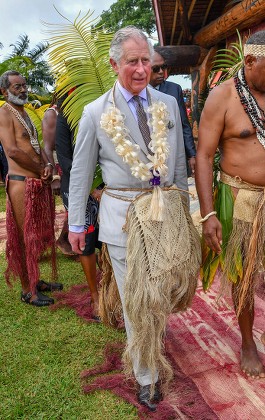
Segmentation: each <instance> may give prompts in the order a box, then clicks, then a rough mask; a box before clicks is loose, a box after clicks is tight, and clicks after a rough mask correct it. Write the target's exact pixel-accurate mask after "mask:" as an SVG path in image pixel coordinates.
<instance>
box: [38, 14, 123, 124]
mask: <svg viewBox="0 0 265 420" xmlns="http://www.w3.org/2000/svg"><path fill="white" fill-rule="evenodd" d="M58 13H59V12H58ZM59 14H60V13H59ZM92 14H93V13H91V12H90V11H88V12H87V13H86V14H85V15H84V16H83V17H81V16H80V14H79V15H78V16H77V18H76V19H75V20H74V22H71V21H70V20H69V19H67V18H66V17H64V16H63V15H61V14H60V15H61V16H62V18H63V19H64V20H65V23H62V24H48V23H44V25H45V26H48V27H49V28H50V30H49V31H48V34H49V62H50V64H51V66H52V69H53V71H54V73H55V74H56V78H57V80H56V84H57V88H56V91H57V92H58V95H59V96H62V95H64V94H65V93H68V92H69V91H70V90H72V89H73V88H76V89H75V90H74V91H73V92H72V93H71V94H70V95H69V96H68V97H67V99H66V100H65V102H64V112H65V115H66V116H67V119H68V121H69V124H70V126H71V128H72V129H76V128H77V125H78V122H79V120H80V118H81V115H82V111H83V108H84V106H85V105H86V104H88V103H89V102H92V101H94V100H95V99H97V98H98V97H99V96H101V95H102V94H103V93H105V92H106V91H107V90H108V89H110V88H111V86H112V85H113V82H114V79H115V77H116V76H115V75H114V73H113V71H112V69H111V66H110V64H109V60H108V52H109V47H110V42H111V39H112V36H113V35H112V34H111V33H107V32H106V31H104V30H103V29H100V28H99V29H97V30H95V29H93V28H92V24H95V21H96V20H97V19H93V18H92Z"/></svg>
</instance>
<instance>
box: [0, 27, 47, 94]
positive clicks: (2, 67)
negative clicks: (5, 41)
mask: <svg viewBox="0 0 265 420" xmlns="http://www.w3.org/2000/svg"><path fill="white" fill-rule="evenodd" d="M29 43H30V40H29V37H28V35H26V34H23V35H20V36H19V38H18V40H17V41H16V43H15V44H11V45H10V47H13V50H12V52H11V53H10V54H9V56H8V57H7V58H6V59H5V60H4V61H3V62H2V63H0V74H2V73H4V72H5V71H7V70H17V71H19V72H20V73H21V74H23V76H24V77H26V79H27V82H28V85H29V87H30V91H31V92H33V93H37V94H46V93H47V86H48V85H52V84H53V82H54V79H53V77H52V74H51V71H50V68H49V66H48V63H47V61H46V60H44V59H43V56H44V54H45V52H46V51H47V48H48V43H42V42H40V43H38V44H37V45H36V46H35V47H34V48H33V49H31V50H29Z"/></svg>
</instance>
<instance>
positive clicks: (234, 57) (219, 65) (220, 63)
mask: <svg viewBox="0 0 265 420" xmlns="http://www.w3.org/2000/svg"><path fill="white" fill-rule="evenodd" d="M237 36H238V42H233V43H232V44H231V45H230V47H229V48H222V49H220V50H218V51H217V54H216V56H215V59H214V62H213V69H212V70H213V71H212V72H211V75H210V80H212V79H213V77H214V74H215V73H216V72H217V71H220V70H222V71H223V76H222V77H221V78H220V79H219V81H218V84H220V83H222V82H224V81H225V80H227V79H230V78H231V77H233V76H234V75H235V74H236V73H237V72H238V70H239V69H240V68H241V67H242V65H243V61H244V52H243V43H242V38H241V35H240V33H239V31H238V30H237Z"/></svg>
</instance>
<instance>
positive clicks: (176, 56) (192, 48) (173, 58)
mask: <svg viewBox="0 0 265 420" xmlns="http://www.w3.org/2000/svg"><path fill="white" fill-rule="evenodd" d="M156 51H157V52H158V53H159V54H161V55H162V56H163V57H164V59H165V61H166V63H167V64H168V66H169V67H178V68H179V67H183V68H187V67H188V68H189V67H196V66H199V65H200V64H201V63H202V62H203V60H204V58H205V57H206V55H207V54H208V50H206V49H204V48H201V47H199V46H198V45H176V46H165V47H156ZM183 74H184V73H183Z"/></svg>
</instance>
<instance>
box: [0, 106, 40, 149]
mask: <svg viewBox="0 0 265 420" xmlns="http://www.w3.org/2000/svg"><path fill="white" fill-rule="evenodd" d="M3 107H6V108H8V109H9V110H10V111H11V112H12V113H13V114H14V115H15V117H16V118H17V119H18V121H19V122H20V123H21V124H22V125H23V127H24V128H25V130H26V131H27V133H28V135H29V139H30V144H31V146H32V147H33V149H34V150H35V152H36V153H38V155H39V154H40V145H39V141H38V134H37V130H36V127H35V125H34V124H33V122H32V121H31V118H30V116H29V115H28V114H27V112H26V111H25V112H26V114H27V116H28V119H29V122H30V124H31V126H32V127H33V134H32V131H31V129H30V128H29V126H28V124H27V123H26V121H25V120H24V118H23V117H22V116H21V115H20V113H19V112H18V111H17V110H16V109H15V108H13V107H12V106H11V105H10V104H9V103H7V102H6V103H5V104H4V105H3Z"/></svg>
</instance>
